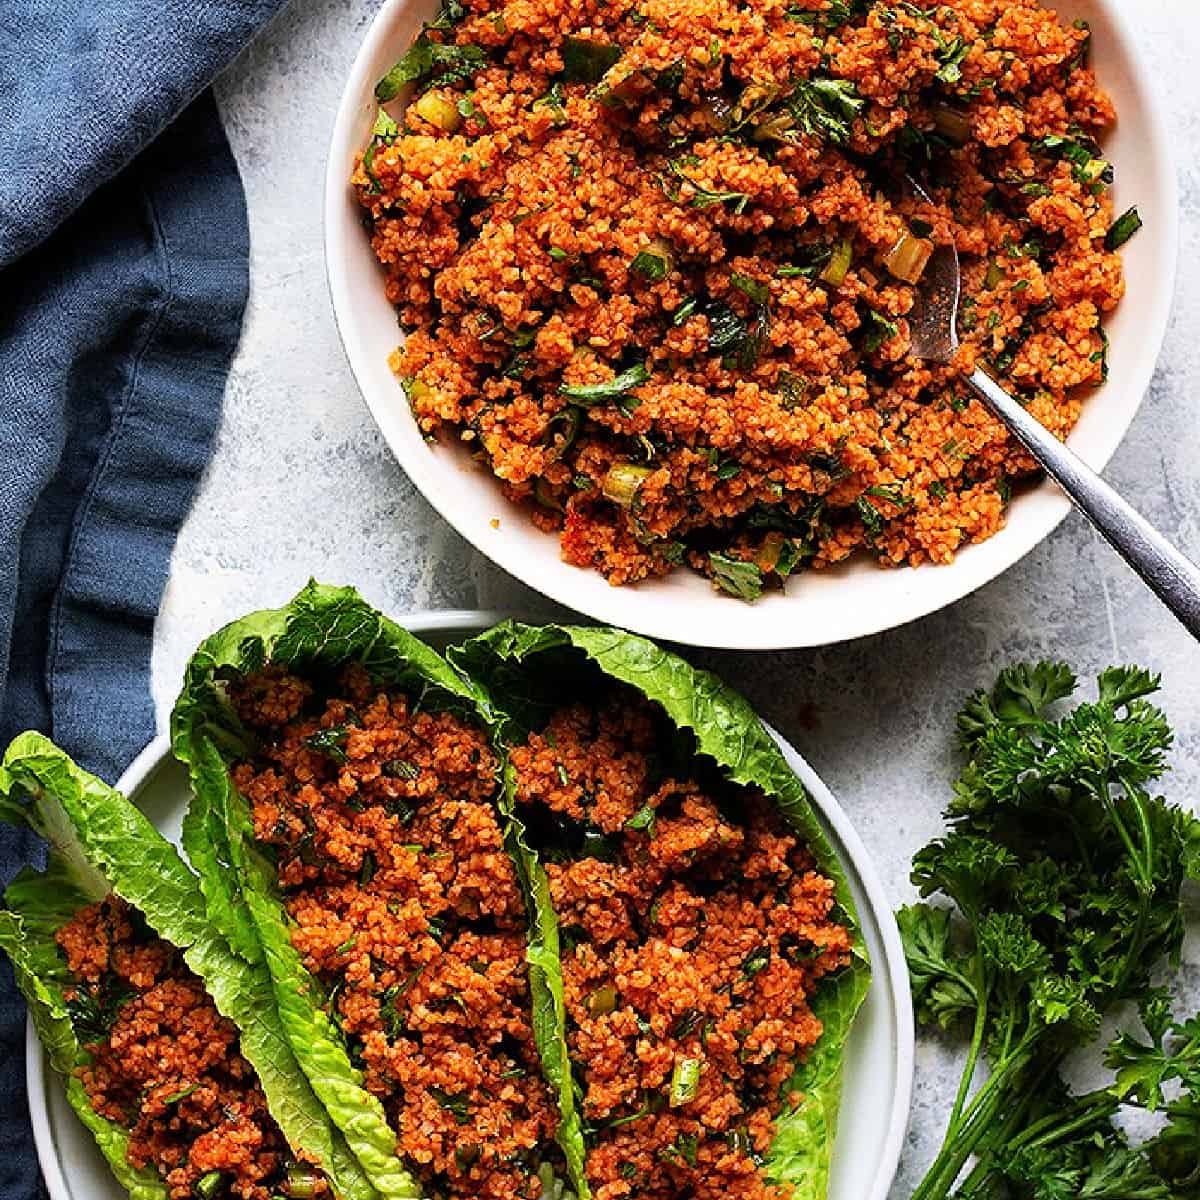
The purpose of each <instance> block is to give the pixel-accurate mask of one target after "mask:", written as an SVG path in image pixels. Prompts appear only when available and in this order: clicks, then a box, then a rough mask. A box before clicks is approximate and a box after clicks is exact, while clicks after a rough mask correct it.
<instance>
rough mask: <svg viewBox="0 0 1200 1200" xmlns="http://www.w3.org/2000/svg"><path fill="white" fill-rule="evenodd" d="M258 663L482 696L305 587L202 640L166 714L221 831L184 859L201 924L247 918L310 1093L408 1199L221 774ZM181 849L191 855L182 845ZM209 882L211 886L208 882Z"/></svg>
mask: <svg viewBox="0 0 1200 1200" xmlns="http://www.w3.org/2000/svg"><path fill="white" fill-rule="evenodd" d="M268 661H270V662H273V663H281V664H285V665H287V666H289V667H291V668H293V669H296V670H298V671H302V672H303V671H311V670H316V669H321V670H325V671H328V670H329V669H332V668H337V667H339V666H342V665H344V664H348V663H351V662H359V663H362V664H363V665H364V666H365V667H366V668H367V670H368V671H369V672H370V673H371V675H372V677H373V678H374V679H375V680H376V681H377V682H379V683H381V684H383V685H385V686H394V687H398V688H402V689H403V690H405V691H406V692H408V693H409V694H410V695H412V696H413V697H414V698H416V700H417V701H418V702H420V703H421V704H423V705H426V706H429V707H435V708H439V709H448V710H450V711H454V712H458V713H461V714H466V715H469V716H474V717H476V718H478V716H479V713H478V706H479V705H480V703H481V702H482V697H481V696H480V694H479V692H478V690H477V689H476V688H475V687H474V686H473V685H472V684H471V683H469V682H468V681H466V680H464V679H463V678H462V677H460V676H459V675H458V674H457V673H456V672H455V671H454V670H452V669H451V667H450V666H449V664H448V663H446V662H445V660H444V659H442V658H441V656H440V655H438V654H437V653H436V652H435V651H433V650H431V649H430V648H429V647H428V646H427V645H425V643H424V642H421V641H420V640H418V639H417V638H415V637H414V636H413V635H412V634H410V633H408V632H407V631H406V630H404V629H401V628H400V626H398V625H396V624H395V623H394V622H392V621H389V620H388V619H387V618H386V617H384V616H383V615H382V614H380V613H378V612H376V611H375V610H374V609H373V608H371V607H370V606H369V605H368V604H366V602H365V601H363V600H362V599H361V598H360V597H359V596H358V594H357V593H356V592H355V591H354V590H353V589H351V588H333V587H326V586H323V585H321V584H317V583H310V584H309V585H308V586H307V587H306V588H305V589H304V590H303V591H302V592H301V593H300V594H299V595H298V596H297V597H296V598H295V599H294V600H293V601H292V602H291V603H290V604H288V605H286V606H285V607H284V608H282V609H278V610H274V611H269V612H260V613H253V614H251V615H250V616H248V617H245V618H243V619H242V620H240V621H235V622H233V624H231V625H228V626H226V627H225V628H224V629H222V630H220V631H219V632H218V633H216V634H214V635H213V636H212V637H210V638H208V639H207V640H206V641H205V642H204V643H203V644H202V645H201V646H200V648H199V649H198V650H197V652H196V654H195V655H194V656H193V658H192V660H191V662H190V663H189V664H188V667H187V671H186V675H185V680H184V688H183V691H182V693H181V695H180V697H179V700H178V702H177V703H176V705H175V709H174V712H173V713H172V718H171V737H172V746H173V748H174V751H175V754H176V756H177V757H178V758H180V759H181V760H182V761H183V762H185V763H186V764H187V765H188V768H189V772H190V774H191V780H192V791H193V800H192V807H193V810H194V811H193V814H192V815H191V816H190V817H189V820H190V822H191V824H192V827H193V828H194V829H196V830H201V829H205V830H206V829H209V828H211V827H212V826H213V825H218V826H220V829H219V838H220V846H221V848H220V853H219V854H218V855H208V854H204V853H200V854H197V855H195V856H194V857H193V859H192V861H193V865H194V866H195V867H196V869H197V870H198V871H200V872H201V874H202V876H205V877H206V878H205V887H204V894H205V898H206V900H207V901H208V905H209V913H210V916H211V917H212V918H213V920H214V923H217V922H224V921H227V919H228V913H229V911H230V910H231V909H240V910H241V911H244V912H245V913H246V914H247V916H248V919H249V920H250V921H251V923H252V928H253V931H254V935H255V939H256V942H257V944H258V947H259V951H258V952H259V953H261V954H263V955H264V957H265V961H266V964H267V967H268V970H269V972H270V975H271V979H272V983H273V985H274V993H275V1004H276V1008H277V1010H278V1013H279V1017H280V1020H281V1021H282V1023H283V1027H284V1029H285V1031H286V1032H287V1035H288V1038H289V1040H290V1043H291V1046H292V1049H293V1051H294V1052H295V1055H296V1057H297V1059H298V1060H299V1062H300V1064H301V1066H302V1067H303V1068H304V1071H305V1073H306V1075H307V1076H308V1078H309V1081H310V1083H311V1084H312V1087H313V1090H314V1091H315V1092H316V1094H317V1096H318V1097H319V1098H320V1100H321V1101H322V1103H323V1104H324V1106H325V1109H326V1111H327V1112H328V1113H329V1115H330V1117H331V1118H332V1120H333V1121H334V1123H335V1124H336V1125H337V1126H338V1128H339V1129H340V1130H341V1131H342V1133H343V1134H344V1135H345V1138H346V1141H347V1143H348V1144H349V1146H350V1148H351V1150H352V1151H353V1153H354V1154H355V1156H356V1157H357V1159H358V1161H359V1163H360V1164H361V1165H362V1168H363V1170H364V1171H365V1172H366V1174H367V1176H368V1177H369V1178H370V1179H371V1181H372V1183H373V1184H374V1186H375V1188H376V1189H377V1190H378V1191H379V1193H380V1195H381V1196H383V1197H385V1198H387V1200H392V1198H395V1200H415V1198H416V1197H419V1196H420V1194H421V1188H420V1184H419V1183H418V1181H417V1180H416V1178H415V1177H414V1176H413V1175H412V1174H410V1173H409V1172H408V1171H407V1170H405V1169H404V1165H403V1163H402V1161H401V1159H400V1158H399V1157H398V1156H397V1153H396V1145H397V1137H396V1133H395V1131H394V1130H392V1129H391V1128H390V1126H389V1124H388V1121H387V1117H386V1114H385V1113H384V1110H383V1106H382V1105H381V1104H380V1102H379V1100H378V1099H377V1098H376V1097H375V1096H373V1095H372V1094H371V1093H370V1092H368V1091H367V1090H366V1089H365V1088H364V1087H363V1086H362V1074H361V1072H360V1071H358V1070H357V1069H356V1068H355V1067H354V1066H353V1064H352V1063H351V1061H350V1056H349V1053H348V1051H347V1048H346V1045H345V1041H344V1039H343V1037H342V1034H341V1033H340V1031H339V1030H338V1029H337V1027H336V1026H335V1025H334V1023H333V1021H332V1020H331V1019H330V1017H329V1015H328V1013H327V1011H326V1009H325V1007H324V1004H325V997H324V996H323V995H322V989H321V986H320V984H319V983H318V981H317V980H316V979H314V978H313V977H312V975H311V974H310V973H309V972H308V970H307V969H306V968H305V967H304V965H303V963H302V961H301V959H300V956H299V954H297V952H296V951H295V949H294V948H293V946H292V943H291V936H290V932H289V928H288V920H287V914H286V912H285V910H284V907H283V903H282V900H281V897H280V894H279V890H278V887H277V884H276V879H275V873H274V869H273V867H272V865H271V864H270V863H269V862H268V861H267V859H266V858H264V857H263V856H262V855H261V854H260V853H259V852H258V851H257V849H256V848H255V845H254V841H253V830H252V827H251V821H250V813H249V809H248V806H247V805H246V802H245V801H244V799H243V798H242V797H241V796H240V795H239V794H238V792H237V789H236V788H235V787H234V786H233V782H232V780H231V778H230V775H229V771H228V765H227V764H228V760H229V759H232V758H236V757H240V756H242V755H244V754H246V753H247V752H248V751H249V750H251V749H252V746H253V741H252V738H251V735H250V734H249V732H248V731H247V730H246V729H244V728H243V727H242V725H241V723H240V722H239V721H238V719H237V716H236V714H235V713H234V712H233V710H232V708H231V706H230V705H229V704H228V702H227V698H226V694H225V683H226V681H227V680H228V679H229V678H230V676H231V675H233V674H238V675H240V674H245V673H248V672H252V671H255V670H257V669H259V668H261V667H262V666H263V665H264V664H265V663H266V662H268ZM187 848H188V849H189V853H190V851H191V843H190V842H189V843H188V844H187ZM212 874H219V875H220V876H221V879H220V880H217V879H215V878H208V876H210V875H212ZM230 884H232V885H233V887H232V891H231V890H230Z"/></svg>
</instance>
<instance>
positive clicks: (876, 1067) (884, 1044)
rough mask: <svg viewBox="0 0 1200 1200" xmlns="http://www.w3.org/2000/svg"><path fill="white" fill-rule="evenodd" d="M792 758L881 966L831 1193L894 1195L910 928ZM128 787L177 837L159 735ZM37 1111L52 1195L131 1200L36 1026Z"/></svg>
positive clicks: (908, 1034)
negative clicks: (75, 1108) (905, 940)
mask: <svg viewBox="0 0 1200 1200" xmlns="http://www.w3.org/2000/svg"><path fill="white" fill-rule="evenodd" d="M500 619H501V618H500V616H499V615H497V614H495V613H483V612H441V613H414V614H412V615H410V616H406V617H403V618H401V620H402V623H403V624H404V626H405V628H407V629H410V630H412V631H413V632H414V633H418V634H420V635H421V636H422V637H423V638H425V640H426V641H428V642H430V643H431V644H433V645H434V646H437V647H439V648H440V647H441V646H444V645H445V644H446V643H447V642H449V641H451V640H457V639H460V638H464V637H469V636H471V634H473V633H478V632H479V631H480V630H482V629H485V628H487V627H488V626H489V625H493V624H495V622H496V621H497V620H500ZM771 732H772V736H773V737H774V738H775V740H776V741H778V742H779V745H780V747H781V749H782V750H783V752H784V755H785V757H786V758H787V760H788V763H789V764H790V765H791V767H792V769H793V770H794V771H795V772H796V774H797V775H799V776H800V778H801V779H802V780H803V781H804V786H805V787H807V788H808V790H809V794H810V796H811V797H812V800H813V804H814V806H815V808H816V810H817V814H818V816H819V817H820V819H821V821H822V823H823V824H824V826H825V829H826V831H827V832H828V834H829V838H830V841H831V842H832V844H833V848H834V850H835V851H836V852H837V854H838V857H839V858H840V859H841V861H842V864H843V866H844V867H845V869H846V874H847V875H848V876H849V880H850V888H851V891H852V892H853V893H854V899H855V902H856V903H857V906H858V912H859V917H860V919H861V921H862V925H863V932H864V934H865V936H866V940H867V949H868V952H869V953H870V956H871V963H872V967H873V973H872V977H871V988H870V991H869V992H868V993H867V999H866V1002H865V1003H864V1005H863V1008H862V1011H861V1013H860V1015H859V1017H858V1020H857V1021H856V1022H855V1025H854V1030H853V1032H852V1033H851V1036H850V1041H849V1044H848V1047H847V1052H846V1067H845V1084H844V1090H843V1100H842V1120H841V1125H840V1128H839V1131H838V1137H837V1144H836V1147H835V1149H834V1160H833V1172H832V1179H831V1181H830V1188H829V1197H828V1200H885V1197H886V1196H887V1192H888V1188H889V1187H890V1186H891V1183H892V1178H893V1177H894V1175H895V1173H896V1165H897V1163H898V1162H899V1159H900V1149H901V1146H902V1145H903V1142H904V1133H905V1130H906V1128H907V1126H908V1110H909V1104H910V1101H911V1098H912V1079H913V1012H912V1000H911V997H910V995H909V990H908V971H907V969H906V967H905V964H904V950H903V948H902V947H901V944H900V932H899V930H898V929H897V928H896V919H895V917H894V916H893V915H892V909H891V905H890V904H889V902H888V898H887V896H886V894H885V893H884V890H883V885H882V884H881V883H880V881H879V876H878V875H877V874H876V873H875V865H874V863H872V861H871V858H870V855H869V854H868V853H867V849H866V847H865V846H864V845H863V844H862V841H861V839H860V838H859V836H858V834H857V833H855V831H854V827H853V826H852V825H851V823H850V820H849V818H848V817H847V816H846V814H845V813H844V812H843V811H842V809H841V808H840V807H839V805H838V802H837V801H836V800H835V799H834V798H833V794H832V793H831V792H830V791H829V789H828V788H827V787H826V786H825V785H824V784H823V783H822V782H821V780H820V778H819V777H818V776H817V774H816V773H815V772H814V771H813V769H812V768H811V767H810V766H809V765H808V763H806V762H805V761H804V759H802V758H801V757H800V755H799V754H798V753H797V752H796V750H794V749H793V748H792V747H791V746H789V745H788V744H787V743H786V742H785V741H784V740H783V739H782V738H781V737H780V736H779V735H778V734H777V733H775V732H774V731H773V730H772V731H771ZM117 786H118V788H119V789H120V790H121V791H122V792H124V793H125V794H126V795H127V796H129V797H130V798H131V799H133V800H134V801H135V802H136V803H137V805H138V806H139V807H140V808H141V809H142V811H143V812H145V813H146V814H147V815H148V816H149V817H150V818H151V820H152V821H153V822H154V824H155V825H156V826H157V827H158V828H159V829H160V830H161V831H162V832H163V833H164V834H165V835H166V836H167V837H169V838H170V839H171V840H172V841H175V842H178V840H179V829H180V823H181V822H182V820H183V814H184V811H185V810H186V808H187V802H188V781H187V774H186V772H185V771H184V769H183V767H181V766H180V765H179V763H177V762H176V761H175V759H174V758H172V757H171V750H170V745H169V743H168V740H167V738H166V737H159V738H156V739H155V740H154V741H153V742H151V743H150V745H149V746H147V747H146V749H145V750H143V751H142V753H141V754H140V755H138V757H137V758H136V759H135V760H134V762H133V763H132V765H131V766H130V767H129V770H127V771H126V772H125V774H124V775H123V776H122V777H121V779H120V781H119V782H118V784H117ZM25 1049H26V1053H25V1061H26V1070H27V1076H28V1080H29V1110H30V1115H31V1117H32V1121H33V1135H34V1139H35V1141H36V1142H37V1151H38V1159H39V1161H40V1162H41V1166H42V1173H43V1175H44V1176H45V1179H46V1187H47V1190H48V1191H49V1193H50V1200H126V1198H125V1194H124V1192H123V1191H122V1190H121V1188H120V1187H119V1186H118V1184H117V1182H116V1180H115V1179H114V1178H113V1177H112V1175H111V1174H110V1173H109V1170H108V1167H107V1165H106V1164H105V1162H104V1160H103V1158H101V1156H100V1152H99V1151H98V1150H97V1149H96V1145H95V1143H94V1142H93V1141H92V1139H91V1136H90V1135H89V1134H88V1133H87V1131H86V1130H85V1129H84V1128H83V1126H82V1125H81V1124H80V1123H79V1121H78V1119H77V1118H76V1116H75V1114H74V1113H73V1112H72V1111H71V1108H70V1106H69V1105H68V1104H67V1098H66V1095H65V1093H64V1089H63V1085H62V1080H61V1079H59V1078H58V1077H57V1076H56V1075H55V1073H54V1072H53V1070H51V1069H50V1066H49V1063H48V1062H47V1061H46V1056H45V1054H44V1052H43V1050H42V1046H41V1043H40V1042H39V1041H38V1039H37V1034H36V1033H35V1032H34V1029H33V1024H32V1022H30V1023H29V1025H28V1028H27V1034H26V1047H25Z"/></svg>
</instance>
